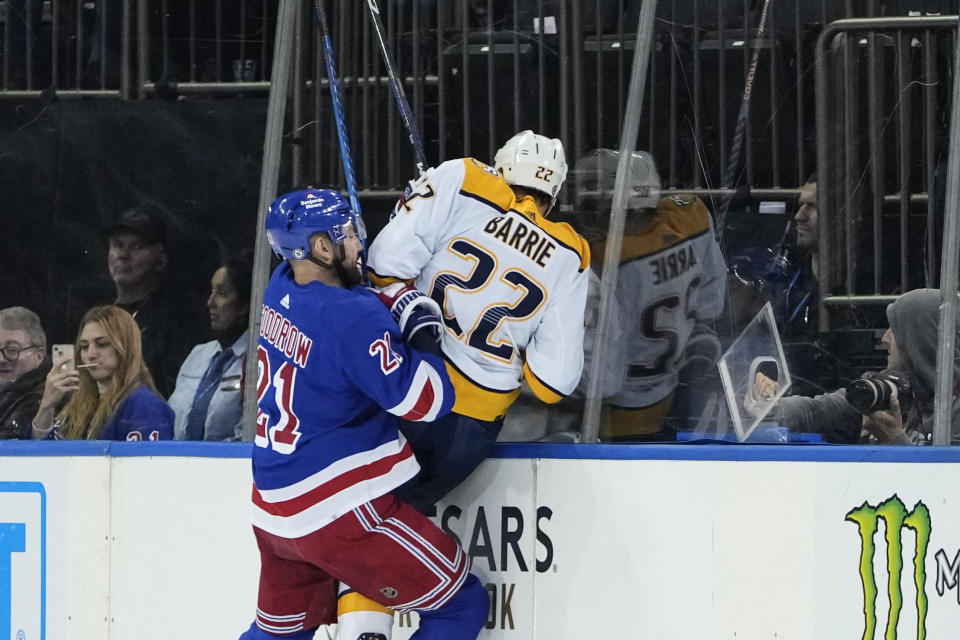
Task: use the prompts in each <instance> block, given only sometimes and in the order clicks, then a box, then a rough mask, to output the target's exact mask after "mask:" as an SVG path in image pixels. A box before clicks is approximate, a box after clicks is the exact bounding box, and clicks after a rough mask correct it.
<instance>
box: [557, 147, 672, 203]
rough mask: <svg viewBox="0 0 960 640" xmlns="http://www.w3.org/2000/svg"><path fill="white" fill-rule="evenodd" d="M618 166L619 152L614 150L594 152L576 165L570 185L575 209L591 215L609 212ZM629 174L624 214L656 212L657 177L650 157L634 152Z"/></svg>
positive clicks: (654, 164)
mask: <svg viewBox="0 0 960 640" xmlns="http://www.w3.org/2000/svg"><path fill="white" fill-rule="evenodd" d="M619 162H620V152H619V151H616V150H614V149H594V150H593V151H591V152H589V153H588V154H587V155H586V156H584V157H583V158H581V159H580V160H579V161H578V162H577V166H576V167H575V168H574V170H573V181H574V188H575V189H576V192H577V204H578V206H580V207H581V208H586V209H590V210H595V211H599V210H606V211H609V210H610V207H611V206H612V204H613V192H614V186H615V183H616V179H617V168H618V166H619ZM629 171H630V173H629V177H628V178H627V203H626V208H627V210H628V211H641V210H644V209H656V208H657V203H658V202H659V200H660V174H659V173H657V165H656V163H654V161H653V157H652V156H651V155H650V154H649V153H648V152H646V151H634V152H633V154H631V156H630V164H629Z"/></svg>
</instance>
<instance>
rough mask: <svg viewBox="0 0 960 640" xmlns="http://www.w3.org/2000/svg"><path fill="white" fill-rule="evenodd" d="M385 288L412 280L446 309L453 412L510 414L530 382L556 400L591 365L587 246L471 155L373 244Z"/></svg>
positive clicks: (443, 169) (435, 177)
mask: <svg viewBox="0 0 960 640" xmlns="http://www.w3.org/2000/svg"><path fill="white" fill-rule="evenodd" d="M368 263H369V267H370V269H371V271H372V273H371V278H372V280H373V281H374V283H375V284H377V285H380V286H382V285H385V284H387V283H389V282H391V281H395V280H406V281H410V280H412V281H413V283H414V286H416V287H417V288H418V289H420V290H421V291H423V292H425V293H427V294H428V295H430V296H431V297H432V298H433V299H434V300H436V301H437V302H438V303H439V304H440V306H441V308H442V309H443V315H444V324H445V328H446V331H445V333H444V335H443V336H442V340H441V349H442V351H443V353H444V356H445V357H446V359H447V365H448V366H447V369H448V372H449V373H450V377H451V379H452V380H453V384H454V387H456V392H457V400H456V404H455V405H454V408H453V410H454V412H456V413H459V414H461V415H467V416H471V417H475V418H479V419H481V420H493V419H495V418H497V417H498V416H502V415H504V414H505V413H506V411H507V408H508V407H509V406H510V404H511V403H512V402H513V401H514V399H515V398H516V397H517V394H518V393H519V389H520V383H521V381H522V380H523V379H524V378H526V380H527V383H528V384H529V385H530V388H531V389H533V391H534V393H536V395H537V397H539V398H540V399H541V400H543V401H545V402H557V401H559V400H560V398H561V397H563V396H565V395H569V394H570V393H571V392H572V391H573V390H574V389H575V388H576V386H577V382H578V381H579V379H580V373H581V371H582V369H583V314H584V305H585V304H586V297H587V282H588V274H589V264H590V249H589V246H588V245H587V243H586V241H585V240H583V238H581V237H580V236H579V235H577V233H576V232H575V231H574V230H573V228H572V227H570V226H569V225H567V224H564V223H556V222H550V221H549V220H547V219H546V218H544V217H543V216H541V215H540V213H539V211H538V210H537V207H536V204H535V203H534V200H533V198H531V197H526V198H524V199H523V200H520V201H518V200H517V199H516V197H515V195H514V193H513V190H512V189H511V188H510V187H509V186H508V185H507V184H506V183H505V182H504V181H503V178H502V177H500V175H499V174H498V173H497V171H496V170H495V169H493V168H492V167H489V166H487V165H485V164H483V163H481V162H479V161H477V160H474V159H472V158H463V159H458V160H450V161H448V162H444V163H443V164H441V165H440V166H439V167H437V168H435V169H429V170H428V171H427V172H426V174H424V175H423V176H422V177H421V178H420V179H419V180H418V181H417V182H416V183H415V184H413V185H412V186H411V187H410V188H408V189H407V191H406V192H405V193H404V197H403V198H401V200H400V201H399V202H398V203H397V207H396V209H395V210H394V212H393V214H392V215H391V220H390V222H389V223H388V224H387V225H386V227H384V229H383V230H382V231H381V232H380V233H379V234H378V235H377V237H376V239H375V240H374V241H373V243H372V245H371V246H370V251H369V258H368Z"/></svg>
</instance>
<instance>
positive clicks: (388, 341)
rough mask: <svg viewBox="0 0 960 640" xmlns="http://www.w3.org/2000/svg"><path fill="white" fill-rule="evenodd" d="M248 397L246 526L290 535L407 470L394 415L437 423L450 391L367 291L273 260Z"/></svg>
mask: <svg viewBox="0 0 960 640" xmlns="http://www.w3.org/2000/svg"><path fill="white" fill-rule="evenodd" d="M257 396H258V407H259V412H258V414H257V432H256V438H255V440H254V444H255V445H256V446H254V450H253V479H254V489H253V503H254V504H253V522H254V524H255V525H256V526H257V527H259V528H261V529H263V530H265V531H267V532H269V533H272V534H274V535H277V536H281V537H286V538H295V537H299V536H302V535H305V534H307V533H310V532H312V531H316V530H317V529H319V528H321V527H323V526H325V525H327V524H329V523H330V522H332V521H333V520H335V519H337V518H338V517H339V516H341V515H343V514H344V513H347V512H349V511H350V510H351V509H353V508H355V507H357V506H359V505H361V504H363V503H365V502H368V501H370V500H373V499H374V498H377V497H379V496H382V495H384V494H386V493H388V492H389V491H391V490H392V489H394V488H396V487H398V486H400V485H401V484H403V483H404V482H406V481H407V480H408V479H410V478H412V477H413V476H414V475H416V473H417V471H418V470H419V465H418V464H417V461H416V459H415V458H414V456H413V453H412V451H411V449H410V445H409V444H407V442H406V440H405V439H404V437H403V436H402V435H401V434H400V433H399V432H398V430H397V425H398V420H399V418H403V419H406V420H425V421H430V420H434V419H436V418H437V417H438V416H440V415H443V414H445V413H447V412H448V411H450V409H451V408H452V406H453V400H454V391H453V387H452V386H451V385H450V380H449V378H448V377H447V375H446V373H445V371H444V365H443V362H442V360H441V359H440V358H438V357H436V356H433V355H430V354H421V353H419V352H417V351H415V350H414V349H412V348H410V347H409V346H407V345H406V344H405V343H403V342H402V340H401V337H400V333H399V330H398V328H397V325H396V323H395V322H394V320H393V317H392V316H391V315H390V312H389V311H388V310H387V309H386V307H384V306H383V304H382V303H381V302H380V300H379V299H378V298H377V297H376V295H374V294H373V293H372V292H370V291H368V290H366V289H364V288H363V287H354V288H353V289H340V288H337V287H331V286H328V285H326V284H323V283H321V282H311V283H309V284H305V285H301V284H297V283H296V282H295V281H294V280H293V277H292V269H291V268H290V265H289V264H287V263H283V264H282V265H280V266H279V267H278V268H277V270H276V271H275V272H274V274H273V276H272V278H271V279H270V283H269V285H268V286H267V290H266V293H265V294H264V299H263V307H262V309H261V314H260V338H259V346H258V349H257Z"/></svg>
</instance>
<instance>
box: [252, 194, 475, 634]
mask: <svg viewBox="0 0 960 640" xmlns="http://www.w3.org/2000/svg"><path fill="white" fill-rule="evenodd" d="M356 228H357V219H356V216H355V214H354V212H353V211H352V210H351V208H350V206H349V204H348V203H347V202H346V200H344V198H343V197H341V196H340V194H339V193H337V192H336V191H333V190H329V189H315V190H303V191H296V192H293V193H289V194H286V195H284V196H281V197H280V198H278V199H277V200H275V201H274V202H273V204H271V205H270V209H269V211H268V213H267V219H266V230H267V237H268V239H269V241H270V245H271V247H272V248H273V250H274V252H275V253H276V254H277V255H278V256H280V257H281V258H283V259H284V262H283V263H282V264H281V265H280V266H279V267H278V268H277V269H276V271H275V272H274V273H273V276H272V277H271V279H270V283H269V285H268V286H267V289H266V292H265V294H264V299H263V306H262V309H261V322H260V338H259V346H258V349H257V365H258V368H257V394H258V405H259V412H258V415H257V425H256V438H255V441H254V444H255V446H254V451H253V479H254V487H253V528H254V534H255V536H256V539H257V544H258V547H259V549H260V557H261V567H260V589H259V595H258V602H257V616H256V620H255V622H254V623H253V624H252V625H251V626H250V628H249V630H247V631H246V632H245V633H244V634H243V635H242V636H241V640H271V639H273V638H277V637H280V638H287V639H289V640H308V639H310V638H313V635H314V632H315V631H316V629H317V628H318V626H319V625H321V624H330V623H333V622H335V621H337V615H338V611H337V583H338V582H341V583H345V584H348V585H350V586H351V587H352V588H353V589H354V590H356V593H357V594H362V595H363V596H365V597H367V598H371V599H373V600H374V601H376V602H377V603H379V604H380V605H382V606H383V607H384V613H387V612H389V611H390V610H396V611H418V612H419V614H420V629H419V630H418V631H417V632H416V633H415V634H414V635H413V637H414V638H416V639H417V640H428V639H429V640H433V639H437V640H439V639H443V640H456V639H461V638H462V639H473V638H476V637H477V634H478V633H479V631H480V629H481V628H482V626H483V624H484V622H485V620H486V617H487V609H488V599H487V595H486V592H485V590H484V588H483V586H482V585H481V584H480V582H479V581H478V580H477V578H476V576H474V575H473V574H471V573H469V572H468V569H469V558H468V557H467V555H466V554H465V553H464V552H463V550H462V549H461V548H460V547H459V546H458V545H457V543H456V542H455V541H454V540H453V539H452V538H451V537H450V536H448V535H446V534H444V533H443V532H442V531H440V529H438V528H437V527H436V526H435V525H434V524H433V523H432V522H430V520H428V519H427V518H426V517H424V516H423V515H421V514H420V513H418V512H417V511H416V510H415V509H413V508H412V507H411V506H409V505H407V504H405V503H402V502H399V501H398V500H397V499H396V498H395V497H394V496H393V495H392V494H391V493H390V492H391V490H393V489H394V488H396V487H398V486H400V485H401V484H403V483H404V482H405V481H407V480H409V479H410V478H412V477H413V476H414V475H415V474H416V473H417V471H418V469H419V466H418V464H417V461H416V459H415V458H414V456H413V452H412V451H411V448H410V445H409V444H408V443H407V442H406V440H405V438H404V437H403V435H402V434H400V433H399V431H398V423H399V421H400V419H404V420H418V421H430V420H433V419H435V418H437V417H438V416H441V415H444V414H446V413H447V412H449V411H450V409H451V408H452V406H453V404H454V390H453V386H452V385H451V383H450V380H449V378H448V376H447V373H446V371H445V367H444V365H443V361H442V360H441V359H440V358H438V357H436V356H435V355H432V354H428V353H420V352H418V351H417V350H415V349H413V348H411V347H410V346H409V345H408V344H407V340H406V338H409V337H410V335H411V334H413V333H414V332H416V331H417V330H418V329H422V328H423V327H425V326H429V325H430V324H431V323H433V322H437V321H438V319H437V318H431V312H430V310H429V306H430V305H429V304H422V301H419V300H416V299H415V298H417V297H423V296H420V295H419V294H417V293H416V292H413V291H400V292H397V296H396V299H387V300H383V296H382V295H381V297H380V299H378V296H377V294H375V293H373V292H371V291H369V290H367V289H365V288H363V287H361V286H357V285H359V283H360V279H361V275H360V274H361V271H360V266H361V265H360V258H359V257H360V255H361V253H362V249H363V246H362V243H361V242H360V240H359V239H358V238H357V236H356V233H355V229H356ZM382 301H383V302H386V303H387V304H388V306H390V307H391V310H392V311H393V312H394V314H395V316H394V315H391V311H390V310H388V309H387V308H385V307H384V305H383V304H382ZM394 317H397V318H398V319H399V320H400V325H399V326H398V324H397V322H395V320H394ZM383 618H384V619H387V616H383ZM341 622H342V621H341ZM342 626H343V625H342ZM389 632H390V631H389V627H386V628H385V630H384V632H383V633H382V634H380V635H377V633H376V632H374V633H363V634H362V637H364V638H369V639H370V640H376V639H377V638H388V637H389ZM354 636H356V637H360V636H359V635H358V634H356V633H354V634H346V635H345V634H344V629H343V628H341V638H344V639H349V640H356V637H354Z"/></svg>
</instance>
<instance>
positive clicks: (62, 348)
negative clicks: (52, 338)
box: [51, 344, 73, 369]
mask: <svg viewBox="0 0 960 640" xmlns="http://www.w3.org/2000/svg"><path fill="white" fill-rule="evenodd" d="M51 351H52V353H51V355H52V356H53V361H54V362H57V361H58V360H61V359H63V358H65V357H66V356H70V360H69V361H68V362H67V363H66V364H65V365H63V368H64V369H73V345H72V344H55V345H53V347H52V349H51Z"/></svg>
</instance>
